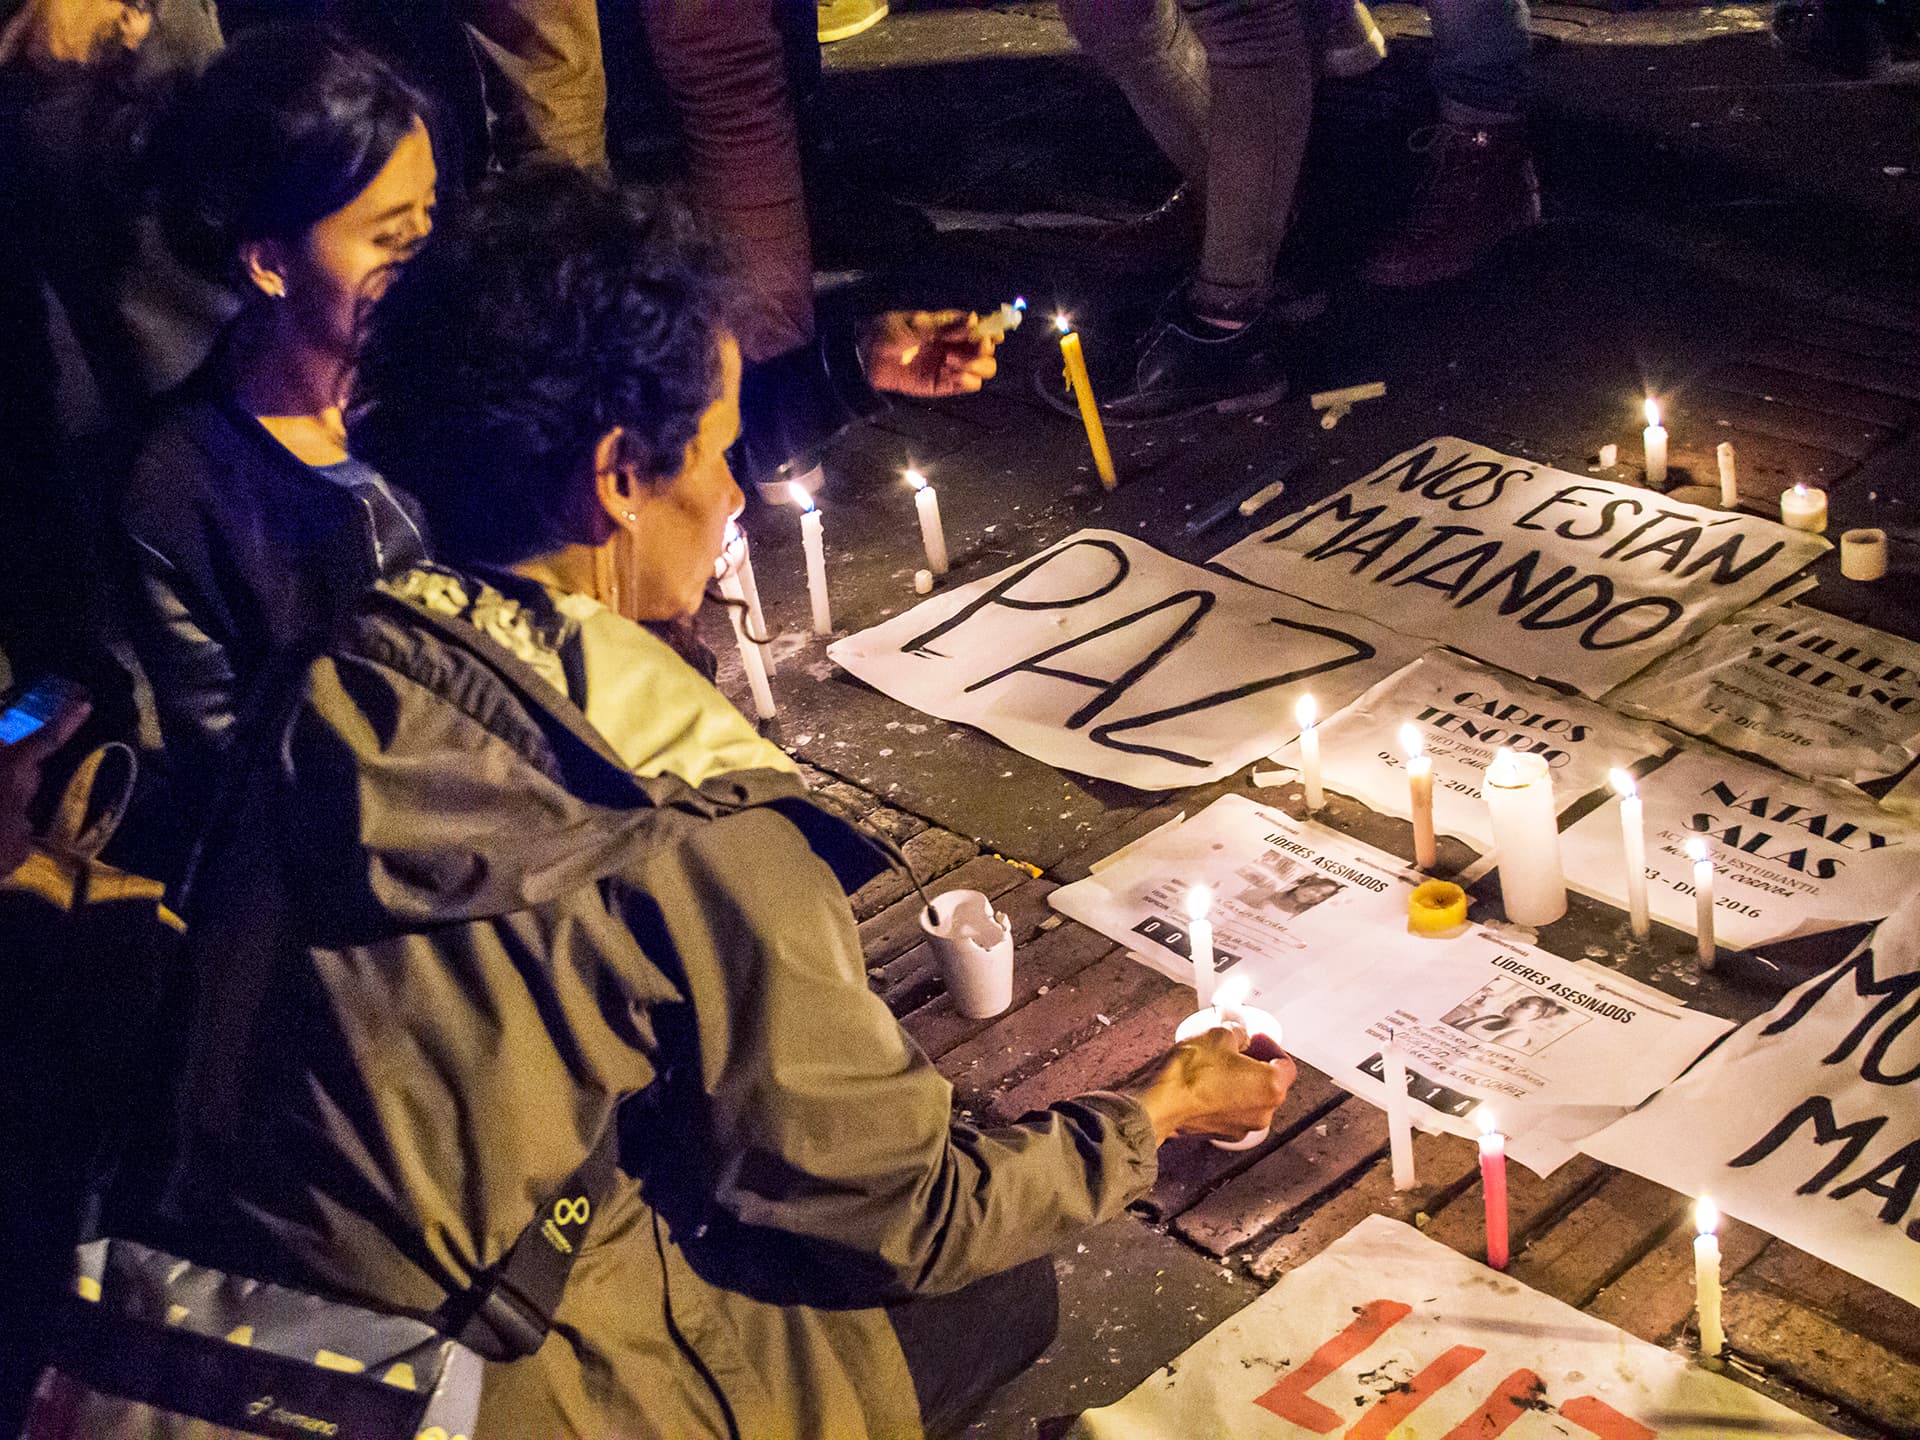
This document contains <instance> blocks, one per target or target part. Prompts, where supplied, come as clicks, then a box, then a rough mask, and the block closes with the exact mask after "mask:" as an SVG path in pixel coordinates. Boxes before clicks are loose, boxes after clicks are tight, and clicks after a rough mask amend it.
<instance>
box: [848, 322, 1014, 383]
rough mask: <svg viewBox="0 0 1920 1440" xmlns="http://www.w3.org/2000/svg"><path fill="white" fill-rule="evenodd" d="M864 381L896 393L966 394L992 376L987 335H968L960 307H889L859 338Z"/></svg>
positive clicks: (970, 325) (970, 330)
mask: <svg viewBox="0 0 1920 1440" xmlns="http://www.w3.org/2000/svg"><path fill="white" fill-rule="evenodd" d="M859 343H860V363H861V364H862V365H864V366H865V367H866V372H867V383H868V384H869V385H871V386H873V388H874V389H876V390H891V391H893V392H894V393H895V394H896V395H914V396H918V397H919V398H921V399H923V400H926V399H937V398H939V397H940V396H943V395H967V394H971V393H972V392H973V391H975V390H978V389H979V388H980V387H981V386H982V385H984V384H986V382H987V381H989V380H991V379H992V378H993V377H994V374H995V372H996V371H998V369H999V368H1000V367H999V362H997V361H996V360H995V359H994V358H993V347H994V343H995V342H994V340H993V338H992V336H991V335H977V334H975V333H974V317H972V316H970V315H968V314H967V312H966V311H964V310H935V311H927V310H889V311H888V312H887V313H886V314H884V315H876V316H875V317H874V318H873V319H872V320H871V321H870V322H868V325H867V328H866V330H865V331H864V333H862V335H861V336H860V342H859Z"/></svg>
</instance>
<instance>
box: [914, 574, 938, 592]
mask: <svg viewBox="0 0 1920 1440" xmlns="http://www.w3.org/2000/svg"><path fill="white" fill-rule="evenodd" d="M913 593H914V594H916V595H931V594H932V593H933V571H931V570H916V571H914V572H913Z"/></svg>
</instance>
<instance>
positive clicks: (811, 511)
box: [793, 484, 833, 635]
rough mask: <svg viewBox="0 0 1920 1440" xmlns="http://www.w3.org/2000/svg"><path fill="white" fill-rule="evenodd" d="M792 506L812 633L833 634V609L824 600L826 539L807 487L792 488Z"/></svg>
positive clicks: (826, 599) (830, 604) (818, 511)
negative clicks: (796, 510)
mask: <svg viewBox="0 0 1920 1440" xmlns="http://www.w3.org/2000/svg"><path fill="white" fill-rule="evenodd" d="M793 503H794V504H796V505H798V506H799V507H800V547H801V549H803V550H804V551H806V555H807V598H808V600H810V601H811V602H812V604H813V633H814V634H816V635H831V634H832V633H833V605H832V603H831V602H830V601H829V600H828V598H827V538H826V533H825V531H824V529H823V527H822V525H821V522H820V510H819V507H818V506H816V505H815V504H814V503H813V496H812V495H811V494H809V493H808V491H807V487H806V486H804V485H799V484H796V485H795V486H794V487H793Z"/></svg>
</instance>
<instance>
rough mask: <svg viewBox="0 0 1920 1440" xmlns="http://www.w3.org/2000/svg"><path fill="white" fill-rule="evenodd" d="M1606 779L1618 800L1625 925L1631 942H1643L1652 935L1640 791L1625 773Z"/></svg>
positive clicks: (1643, 813)
mask: <svg viewBox="0 0 1920 1440" xmlns="http://www.w3.org/2000/svg"><path fill="white" fill-rule="evenodd" d="M1607 779H1608V780H1609V781H1610V782H1612V785H1613V789H1614V793H1615V794H1617V795H1618V796H1619V797H1620V840H1621V843H1622V844H1623V845H1624V847H1625V849H1626V854H1627V923H1628V924H1629V925H1630V926H1631V927H1632V929H1633V938H1634V939H1636V940H1644V939H1646V938H1647V937H1648V936H1649V935H1651V934H1652V933H1653V922H1652V920H1651V919H1649V918H1648V915H1647V825H1646V816H1645V807H1644V806H1643V805H1642V804H1641V801H1640V787H1639V786H1637V785H1635V784H1634V783H1633V776H1631V775H1629V774H1628V773H1627V772H1626V771H1624V770H1610V771H1608V772H1607Z"/></svg>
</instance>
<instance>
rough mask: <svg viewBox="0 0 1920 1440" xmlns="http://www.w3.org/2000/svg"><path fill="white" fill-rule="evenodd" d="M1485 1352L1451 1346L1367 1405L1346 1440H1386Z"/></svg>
mask: <svg viewBox="0 0 1920 1440" xmlns="http://www.w3.org/2000/svg"><path fill="white" fill-rule="evenodd" d="M1486 1353H1487V1352H1486V1351H1484V1350H1476V1349H1475V1348H1474V1347H1473V1346H1471V1345H1456V1346H1454V1347H1453V1348H1452V1349H1451V1350H1449V1351H1447V1353H1446V1354H1444V1355H1442V1356H1441V1357H1440V1358H1439V1359H1438V1360H1435V1361H1434V1362H1433V1363H1432V1364H1431V1365H1428V1366H1427V1368H1426V1369H1424V1370H1422V1371H1421V1372H1420V1373H1419V1374H1418V1375H1415V1376H1414V1377H1413V1378H1412V1379H1411V1380H1409V1381H1407V1383H1406V1384H1404V1385H1401V1386H1398V1387H1396V1388H1395V1389H1393V1390H1390V1391H1388V1392H1387V1393H1386V1394H1385V1395H1382V1396H1381V1397H1380V1398H1379V1399H1378V1400H1376V1401H1374V1402H1373V1404H1371V1405H1369V1406H1368V1407H1367V1413H1366V1414H1364V1415H1362V1416H1361V1417H1360V1423H1359V1424H1357V1425H1355V1426H1354V1427H1353V1428H1352V1429H1351V1430H1349V1431H1347V1437H1346V1440H1387V1437H1388V1436H1389V1435H1391V1434H1392V1433H1393V1431H1394V1427H1396V1426H1397V1425H1399V1423H1400V1422H1401V1421H1402V1420H1405V1419H1406V1418H1407V1417H1408V1416H1409V1415H1411V1414H1412V1413H1413V1412H1414V1411H1416V1410H1418V1409H1419V1408H1420V1407H1421V1406H1422V1405H1424V1404H1426V1403H1427V1401H1429V1400H1431V1399H1432V1398H1433V1397H1434V1396H1435V1395H1436V1394H1438V1393H1439V1392H1440V1391H1442V1390H1444V1389H1446V1388H1447V1386H1449V1385H1451V1384H1452V1383H1453V1382H1454V1381H1455V1380H1457V1379H1459V1378H1460V1374H1461V1372H1462V1371H1464V1370H1465V1369H1466V1368H1467V1367H1468V1366H1469V1365H1472V1364H1475V1363H1476V1362H1478V1361H1479V1359H1480V1357H1481V1356H1483V1355H1485V1354H1486Z"/></svg>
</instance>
